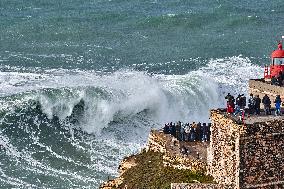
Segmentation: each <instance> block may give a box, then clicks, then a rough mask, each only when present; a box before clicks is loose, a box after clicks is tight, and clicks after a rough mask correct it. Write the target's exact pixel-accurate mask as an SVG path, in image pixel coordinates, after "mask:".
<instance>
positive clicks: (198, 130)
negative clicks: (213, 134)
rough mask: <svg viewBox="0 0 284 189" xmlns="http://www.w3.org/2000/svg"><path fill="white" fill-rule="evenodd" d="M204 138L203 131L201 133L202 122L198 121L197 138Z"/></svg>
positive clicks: (199, 139)
mask: <svg viewBox="0 0 284 189" xmlns="http://www.w3.org/2000/svg"><path fill="white" fill-rule="evenodd" d="M201 139H202V133H201V123H200V122H198V123H197V125H196V140H197V141H201Z"/></svg>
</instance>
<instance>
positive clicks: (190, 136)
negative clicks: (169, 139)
mask: <svg viewBox="0 0 284 189" xmlns="http://www.w3.org/2000/svg"><path fill="white" fill-rule="evenodd" d="M210 127H211V123H208V124H206V123H203V124H201V123H200V122H198V123H195V122H193V123H191V124H189V123H185V124H184V123H182V122H180V121H178V122H177V123H172V122H171V123H167V124H165V126H164V128H163V132H164V133H165V134H171V135H172V136H174V137H176V138H177V140H179V141H189V142H194V141H203V142H206V141H209V140H210Z"/></svg>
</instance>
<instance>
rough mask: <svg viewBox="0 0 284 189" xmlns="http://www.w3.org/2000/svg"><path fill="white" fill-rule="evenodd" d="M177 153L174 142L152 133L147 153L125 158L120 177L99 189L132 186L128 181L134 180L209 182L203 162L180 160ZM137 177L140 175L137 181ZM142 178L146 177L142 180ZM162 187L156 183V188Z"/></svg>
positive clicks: (176, 142)
mask: <svg viewBox="0 0 284 189" xmlns="http://www.w3.org/2000/svg"><path fill="white" fill-rule="evenodd" d="M179 149H180V143H179V141H177V140H176V139H175V138H173V137H171V136H170V135H166V134H164V133H162V132H159V131H154V130H153V131H151V133H150V135H149V138H148V144H147V147H146V149H144V150H142V152H141V153H139V154H137V155H133V156H130V157H127V158H125V159H124V160H123V161H122V162H121V163H120V166H119V177H118V178H117V179H114V180H109V181H107V182H105V183H103V184H102V185H101V187H100V188H101V189H110V188H127V185H126V183H129V182H130V184H133V181H131V180H132V179H133V178H137V179H141V182H146V181H145V179H147V178H151V177H152V178H156V179H157V180H159V181H158V182H164V183H165V182H166V180H167V179H168V181H170V180H171V179H172V180H173V181H172V182H177V181H178V182H179V181H181V182H182V180H184V182H212V178H211V177H208V176H205V175H203V174H202V173H205V172H206V169H207V167H206V166H207V164H206V161H200V160H198V159H196V158H194V157H188V156H183V155H181V154H180V150H179ZM141 160H143V161H141ZM135 169H136V170H135ZM141 169H142V170H141ZM133 170H135V171H133ZM132 173H133V174H132ZM140 173H142V174H141V176H140V177H139V176H138V174H140ZM129 175H130V176H131V178H130V179H129ZM145 175H149V177H147V178H144V179H143V178H142V177H143V176H145ZM172 177H175V178H172ZM198 180H200V181H198ZM150 182H153V181H150ZM161 184H163V183H157V185H161ZM169 185H170V184H169ZM169 185H168V187H167V186H166V184H165V188H169ZM132 187H133V186H132ZM138 188H139V187H138ZM142 188H151V186H147V187H146V186H145V187H142Z"/></svg>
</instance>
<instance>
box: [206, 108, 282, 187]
mask: <svg viewBox="0 0 284 189" xmlns="http://www.w3.org/2000/svg"><path fill="white" fill-rule="evenodd" d="M278 118H279V117H277V119H276V117H275V118H273V117H271V119H270V120H268V121H265V122H264V121H262V117H258V118H257V119H255V121H254V123H252V124H246V125H243V124H238V123H237V122H235V121H234V119H232V118H231V117H230V116H229V115H227V114H225V113H223V112H221V111H220V110H212V111H211V120H212V127H211V141H210V146H209V149H208V173H209V174H211V175H212V176H213V177H214V179H215V181H216V182H217V183H219V184H226V185H229V186H230V188H284V161H283V160H284V119H278Z"/></svg>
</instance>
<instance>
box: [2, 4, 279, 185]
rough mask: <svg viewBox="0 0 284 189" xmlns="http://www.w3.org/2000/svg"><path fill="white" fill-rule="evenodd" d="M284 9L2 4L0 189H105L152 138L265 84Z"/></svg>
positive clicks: (203, 116)
mask: <svg viewBox="0 0 284 189" xmlns="http://www.w3.org/2000/svg"><path fill="white" fill-rule="evenodd" d="M283 15H284V1H280V0H273V1H265V0H257V1H256V0H253V1H246V0H245V1H232V0H231V1H220V0H216V1H204V0H201V1H200V0H198V1H197V0H193V1H184V0H163V1H158V0H152V1H136V0H131V1H123V0H108V1H105V0H86V1H79V0H69V1H67V0H63V1H57V0H45V1H43V0H39V1H36V0H30V1H16V0H1V1H0V25H1V27H0V144H1V150H0V188H98V186H99V184H100V183H101V182H102V181H103V180H106V179H107V177H108V176H111V177H112V176H116V175H117V166H118V164H119V161H120V160H121V159H122V158H123V157H124V156H126V155H129V154H132V153H135V152H137V151H138V150H139V148H141V147H142V146H143V145H144V144H145V141H146V139H147V135H148V133H149V131H150V129H151V128H158V127H160V125H161V124H163V123H164V122H167V121H178V120H181V121H187V122H190V121H196V120H198V121H208V110H209V109H210V108H214V107H220V106H224V101H223V97H224V94H225V93H227V92H231V93H233V94H237V93H246V90H247V80H248V79H249V78H256V77H261V76H262V68H261V67H262V66H263V65H265V64H268V63H269V55H270V52H271V51H272V50H273V49H274V48H275V47H276V40H277V39H279V38H280V36H281V35H284V33H281V32H282V31H283V25H284V20H283Z"/></svg>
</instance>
